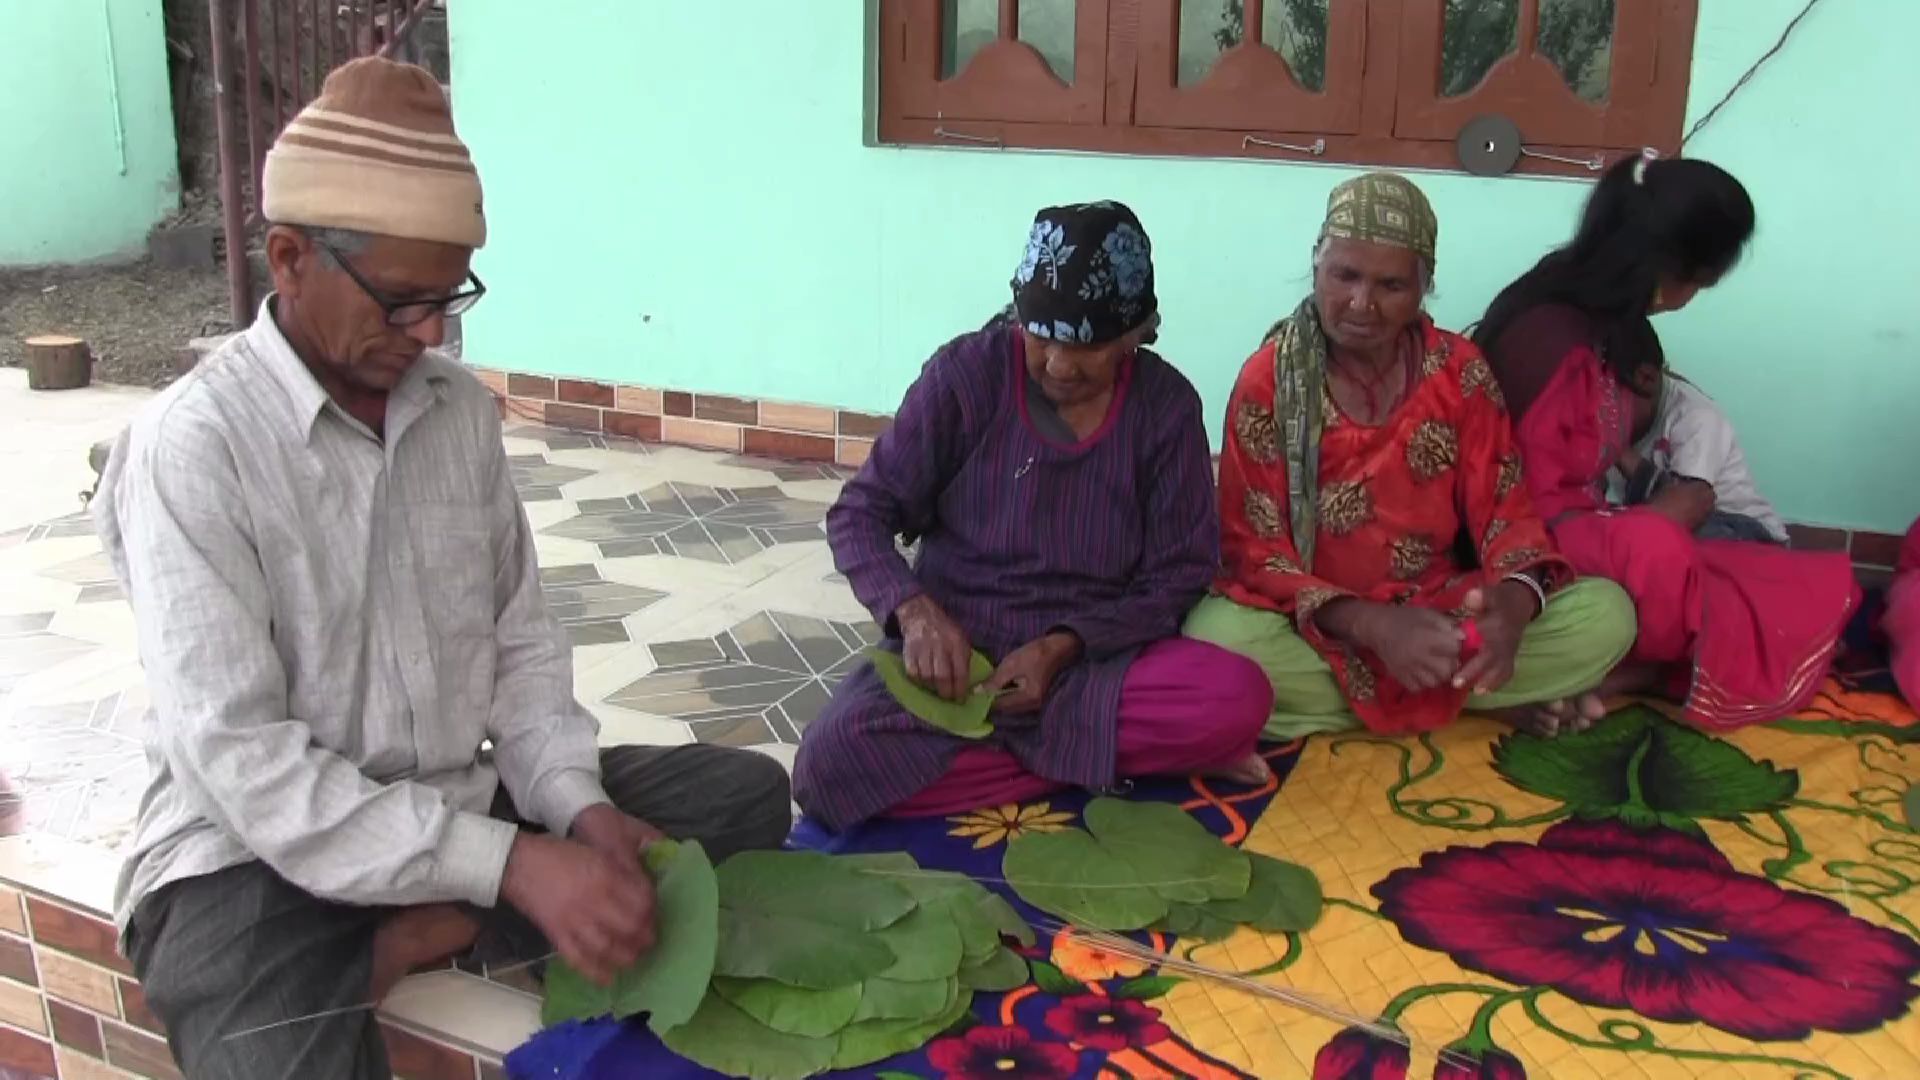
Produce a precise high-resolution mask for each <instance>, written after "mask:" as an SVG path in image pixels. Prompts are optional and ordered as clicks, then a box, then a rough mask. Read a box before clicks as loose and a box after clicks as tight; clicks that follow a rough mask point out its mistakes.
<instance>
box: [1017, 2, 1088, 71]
mask: <svg viewBox="0 0 1920 1080" xmlns="http://www.w3.org/2000/svg"><path fill="white" fill-rule="evenodd" d="M1073 8H1074V0H1020V40H1021V41H1024V42H1026V43H1027V44H1029V45H1031V46H1033V47H1034V48H1035V49H1038V50H1040V55H1041V56H1044V57H1046V58H1047V66H1048V67H1050V68H1052V69H1053V73H1054V74H1055V75H1058V76H1060V81H1061V82H1064V83H1070V82H1072V81H1073V53H1074V48H1073V46H1074V40H1075V38H1074V29H1075V28H1074V10H1073Z"/></svg>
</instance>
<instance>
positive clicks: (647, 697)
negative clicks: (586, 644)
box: [605, 611, 880, 746]
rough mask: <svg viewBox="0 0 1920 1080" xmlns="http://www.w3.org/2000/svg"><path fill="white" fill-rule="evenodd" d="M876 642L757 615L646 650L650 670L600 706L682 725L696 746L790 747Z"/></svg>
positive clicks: (838, 628)
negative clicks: (709, 633)
mask: <svg viewBox="0 0 1920 1080" xmlns="http://www.w3.org/2000/svg"><path fill="white" fill-rule="evenodd" d="M879 637H880V633H879V630H878V628H876V627H875V626H874V625H873V624H872V623H846V622H830V621H828V620H825V619H816V618H813V617H812V616H808V615H791V614H786V613H783V612H771V611H763V612H760V613H759V614H757V615H754V616H752V617H751V618H748V619H746V620H744V621H742V622H740V623H737V624H736V625H734V626H732V627H730V628H729V629H727V630H726V631H724V632H722V633H719V634H716V635H714V636H713V637H710V638H695V639H692V640H688V641H663V642H659V643H656V644H654V645H652V646H649V648H648V651H649V652H651V653H652V654H653V660H654V663H655V664H656V665H657V666H656V667H655V669H654V670H653V671H652V672H651V673H650V674H648V675H646V676H645V677H644V678H641V679H638V680H636V681H634V682H632V683H629V684H628V685H627V686H625V687H623V688H621V689H619V690H616V691H614V692H613V693H612V694H609V695H608V696H607V697H606V699H605V700H606V703H607V704H609V705H616V706H619V707H620V708H623V709H632V710H634V711H636V712H644V713H650V714H652V715H655V716H665V717H671V718H672V719H675V720H680V721H683V722H684V723H686V724H687V726H688V728H689V729H690V730H691V731H692V732H693V736H694V738H695V739H697V740H699V741H700V742H703V743H717V744H720V745H724V746H760V745H765V744H767V743H773V742H783V743H789V744H798V743H799V741H800V736H801V735H802V734H803V733H804V732H805V731H806V729H807V725H808V724H810V723H812V722H813V718H814V717H816V716H818V715H819V714H820V710H821V709H822V708H824V707H825V706H826V704H827V699H828V697H830V696H831V695H832V693H833V689H834V687H836V686H838V685H839V684H840V681H841V680H842V679H844V678H845V677H846V676H847V674H848V673H849V672H851V671H852V670H853V669H854V668H855V667H857V666H858V665H859V664H860V663H861V657H860V653H861V650H863V649H865V648H866V647H867V646H868V645H871V644H873V643H875V642H876V641H878V640H879Z"/></svg>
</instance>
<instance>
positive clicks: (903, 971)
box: [879, 901, 962, 982]
mask: <svg viewBox="0 0 1920 1080" xmlns="http://www.w3.org/2000/svg"><path fill="white" fill-rule="evenodd" d="M879 938H880V941H881V942H882V943H884V944H885V945H886V946H887V948H889V949H891V950H893V955H894V962H893V966H892V967H889V968H887V969H886V970H885V971H882V972H880V974H881V975H882V976H883V977H885V978H889V979H895V980H898V981H900V982H920V981H924V980H927V979H945V978H950V977H952V975H953V973H954V972H956V971H959V970H960V961H961V956H962V951H961V947H960V929H959V927H958V926H956V925H955V924H954V919H953V908H952V902H951V901H928V902H925V903H922V904H921V905H920V906H919V907H918V908H917V909H915V910H914V912H913V914H911V915H908V916H907V917H906V918H904V919H901V920H900V921H899V922H897V923H894V924H893V925H892V926H889V927H887V928H886V929H884V930H882V931H880V933H879Z"/></svg>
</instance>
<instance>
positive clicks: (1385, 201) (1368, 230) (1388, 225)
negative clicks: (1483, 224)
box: [1320, 172, 1440, 272]
mask: <svg viewBox="0 0 1920 1080" xmlns="http://www.w3.org/2000/svg"><path fill="white" fill-rule="evenodd" d="M1329 236H1331V237H1336V238H1338V239H1341V240H1365V241H1367V242H1368V243H1370V244H1385V245H1387V246H1388V247H1398V248H1406V249H1407V250H1408V251H1411V252H1413V253H1414V254H1416V255H1419V256H1420V257H1421V258H1422V259H1425V260H1426V263H1427V270H1428V271H1429V272H1431V271H1432V270H1433V268H1434V255H1435V251H1436V248H1437V247H1438V245H1439V240H1440V219H1439V218H1437V217H1435V216H1434V213H1433V204H1431V203H1429V202H1427V197H1426V196H1425V195H1424V194H1422V193H1421V191H1420V189H1419V188H1417V187H1415V186H1413V181H1411V180H1409V179H1407V178H1406V177H1404V176H1400V175H1398V174H1397V173H1384V172H1377V173H1368V174H1366V175H1365V176H1356V177H1354V178H1353V179H1351V180H1348V181H1346V182H1345V183H1343V184H1341V185H1339V186H1338V187H1336V188H1334V189H1333V193H1332V194H1330V195H1328V196H1327V219H1326V221H1325V222H1323V223H1322V224H1321V226H1320V239H1322V240H1325V239H1326V238H1327V237H1329Z"/></svg>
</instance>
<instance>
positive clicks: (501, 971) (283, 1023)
mask: <svg viewBox="0 0 1920 1080" xmlns="http://www.w3.org/2000/svg"><path fill="white" fill-rule="evenodd" d="M559 955H560V954H559V953H557V952H550V953H548V954H547V955H545V956H536V957H534V958H533V959H532V960H522V961H520V962H519V963H517V964H508V965H507V966H505V967H502V968H492V967H489V968H488V969H487V978H489V979H492V978H494V977H496V976H500V975H511V974H512V973H514V972H516V971H520V970H522V969H523V968H530V967H532V966H533V965H535V964H544V963H546V962H547V961H549V960H551V959H553V958H554V957H556V956H559ZM423 974H425V973H423ZM425 994H426V991H424V990H415V991H413V992H412V993H408V994H388V995H387V998H386V1000H385V1001H368V1002H364V1003H362V1004H359V1005H342V1006H339V1007H338V1008H333V1009H322V1010H320V1011H319V1012H316V1013H307V1014H306V1015H304V1016H290V1017H288V1018H287V1019H285V1020H275V1021H274V1022H273V1023H271V1024H261V1025H259V1026H258V1027H250V1028H246V1029H245V1030H242V1031H235V1032H232V1033H230V1034H227V1035H222V1036H221V1037H220V1041H221V1042H232V1041H234V1040H235V1039H244V1038H247V1037H249V1036H252V1035H258V1034H260V1033H262V1032H266V1031H277V1030H279V1029H280V1028H283V1027H292V1026H293V1025H295V1024H308V1023H312V1022H313V1021H315V1020H330V1019H332V1018H334V1017H336V1016H351V1015H353V1014H354V1013H358V1012H367V1011H368V1010H370V1009H380V1008H384V1007H385V1006H388V1005H392V1004H394V1003H396V1002H400V1001H411V1000H413V999H414V998H415V997H423V996H425Z"/></svg>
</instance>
